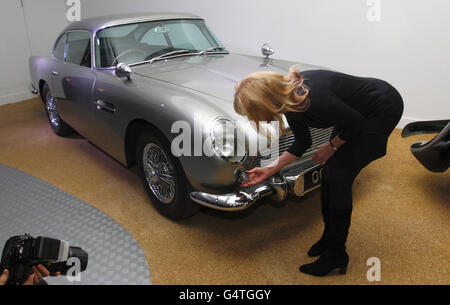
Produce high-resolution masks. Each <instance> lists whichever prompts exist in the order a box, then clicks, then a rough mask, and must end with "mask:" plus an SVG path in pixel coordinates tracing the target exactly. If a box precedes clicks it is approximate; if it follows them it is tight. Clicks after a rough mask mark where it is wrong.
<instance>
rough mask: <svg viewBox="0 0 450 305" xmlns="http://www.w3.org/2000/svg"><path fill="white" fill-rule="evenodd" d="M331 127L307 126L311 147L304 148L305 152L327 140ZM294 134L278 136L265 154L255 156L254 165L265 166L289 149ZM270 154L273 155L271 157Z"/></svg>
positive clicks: (312, 149)
mask: <svg viewBox="0 0 450 305" xmlns="http://www.w3.org/2000/svg"><path fill="white" fill-rule="evenodd" d="M332 131H333V127H330V128H311V127H310V128H309V133H310V135H311V140H312V144H311V147H310V148H308V150H306V152H305V154H307V153H309V152H312V151H314V150H316V149H317V147H318V146H320V145H322V144H324V143H326V142H328V141H329V140H330V136H331V133H332ZM294 141H295V138H294V134H293V133H291V134H290V135H284V136H282V137H281V138H280V141H279V143H278V145H274V146H273V147H271V148H270V149H269V150H268V151H269V152H270V154H269V155H267V156H260V155H259V156H257V157H255V161H254V162H255V163H254V164H255V166H265V165H268V164H269V163H271V162H272V161H274V160H275V159H276V158H278V157H279V156H280V155H281V154H282V153H284V152H285V151H286V150H288V149H289V147H290V146H291V145H292V143H294ZM276 149H278V154H276ZM271 156H273V157H272V158H271Z"/></svg>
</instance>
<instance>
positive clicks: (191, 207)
mask: <svg viewBox="0 0 450 305" xmlns="http://www.w3.org/2000/svg"><path fill="white" fill-rule="evenodd" d="M136 160H137V167H138V171H139V176H140V178H141V180H142V183H143V184H144V188H145V191H146V192H147V195H148V197H149V198H150V201H151V202H152V203H153V205H154V206H155V208H156V209H157V210H158V212H159V213H161V214H162V215H164V216H166V217H168V218H170V219H174V220H179V219H184V218H188V217H190V216H192V215H194V214H195V213H196V212H197V211H198V210H199V206H198V205H197V204H196V203H194V202H193V201H192V200H191V199H190V198H189V192H190V191H191V189H192V187H191V186H190V184H189V182H188V181H187V179H186V175H185V173H184V170H183V168H182V166H181V163H180V161H179V160H178V158H176V157H174V156H173V155H172V153H171V150H170V143H169V141H167V140H166V138H165V137H164V136H163V135H162V134H161V133H160V132H159V131H156V130H154V129H153V128H148V129H145V130H144V131H143V132H141V134H140V135H139V137H138V140H137V145H136ZM144 160H145V161H144Z"/></svg>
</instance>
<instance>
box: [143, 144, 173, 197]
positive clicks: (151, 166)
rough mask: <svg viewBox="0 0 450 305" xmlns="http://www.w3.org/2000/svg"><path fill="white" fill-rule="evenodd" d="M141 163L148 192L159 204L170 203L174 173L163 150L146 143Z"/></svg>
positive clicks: (155, 145)
mask: <svg viewBox="0 0 450 305" xmlns="http://www.w3.org/2000/svg"><path fill="white" fill-rule="evenodd" d="M142 161H143V162H142V163H143V164H144V174H145V178H146V180H147V183H148V186H149V187H150V190H151V191H152V192H153V194H154V195H155V196H156V198H158V200H160V201H161V202H163V203H167V204H169V203H171V202H172V200H173V199H174V197H175V190H176V185H175V178H174V175H175V173H174V168H173V165H172V162H171V161H170V159H169V158H168V157H167V155H166V154H165V152H164V150H163V149H162V148H161V147H159V146H158V145H157V144H155V143H148V144H147V145H145V147H144V151H143V154H142Z"/></svg>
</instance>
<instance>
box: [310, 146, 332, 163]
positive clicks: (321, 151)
mask: <svg viewBox="0 0 450 305" xmlns="http://www.w3.org/2000/svg"><path fill="white" fill-rule="evenodd" d="M334 153H335V151H334V150H333V148H331V145H330V144H329V143H325V144H323V145H321V146H319V148H318V149H317V151H316V153H315V154H314V156H313V160H314V161H316V163H318V164H320V165H324V164H325V163H327V161H328V159H330V158H331V157H332V156H333V155H334Z"/></svg>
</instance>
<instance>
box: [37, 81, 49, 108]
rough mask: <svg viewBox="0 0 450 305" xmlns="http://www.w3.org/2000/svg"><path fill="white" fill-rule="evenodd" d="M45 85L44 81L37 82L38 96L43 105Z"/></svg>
mask: <svg viewBox="0 0 450 305" xmlns="http://www.w3.org/2000/svg"><path fill="white" fill-rule="evenodd" d="M45 84H47V82H46V81H45V80H43V79H41V80H39V95H40V96H41V100H42V102H43V103H45V97H44V85H45ZM47 85H48V84H47Z"/></svg>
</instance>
